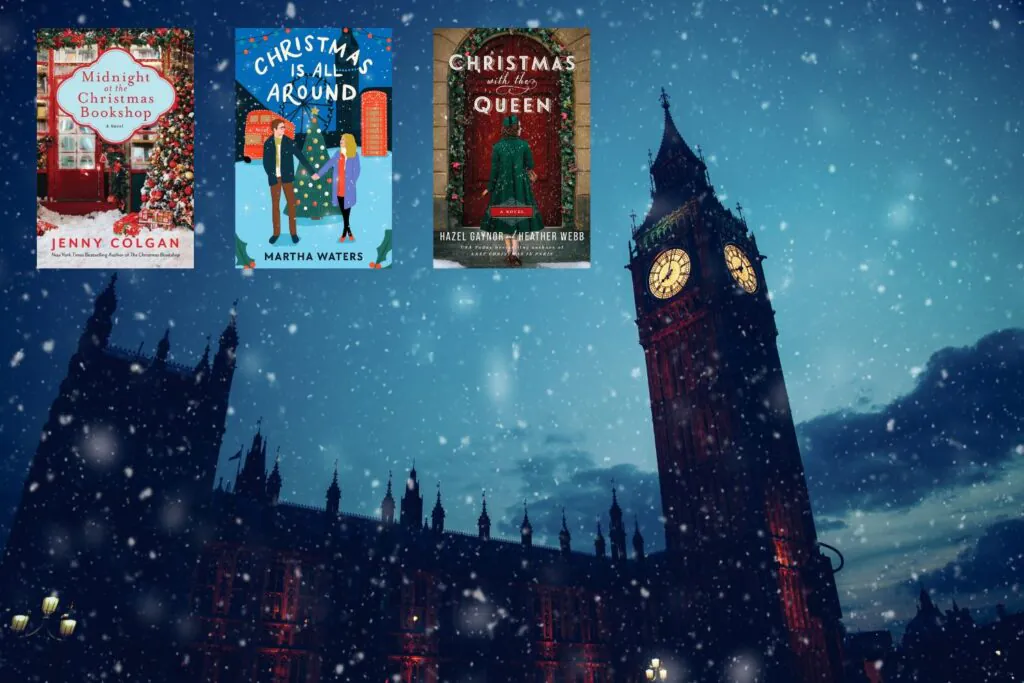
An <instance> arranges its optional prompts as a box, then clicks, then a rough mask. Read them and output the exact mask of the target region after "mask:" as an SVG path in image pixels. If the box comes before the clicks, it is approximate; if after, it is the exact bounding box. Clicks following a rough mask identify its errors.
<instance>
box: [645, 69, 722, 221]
mask: <svg viewBox="0 0 1024 683" xmlns="http://www.w3.org/2000/svg"><path fill="white" fill-rule="evenodd" d="M658 99H659V100H660V101H661V107H662V109H664V111H665V130H664V133H663V134H662V137H661V146H660V147H659V148H658V153H657V154H656V155H655V156H654V158H653V159H651V158H650V156H648V160H649V164H650V165H649V168H650V175H651V181H652V186H651V197H652V198H653V200H654V202H653V204H652V206H651V211H650V213H649V214H648V215H647V219H646V220H645V221H644V226H646V227H650V226H652V225H654V224H655V223H656V222H657V221H658V220H660V219H661V218H662V217H663V216H665V215H666V214H668V213H669V212H670V211H673V210H674V209H676V208H678V207H680V206H682V205H683V204H685V203H686V202H687V201H689V200H691V199H695V198H700V197H702V196H703V195H705V194H707V193H708V192H711V184H710V182H709V181H708V175H707V166H706V165H705V163H704V160H703V158H701V156H700V155H698V154H695V153H694V152H693V150H692V149H690V146H689V145H687V144H686V141H685V140H684V139H683V136H682V135H681V134H680V133H679V129H678V128H676V123H675V121H674V120H673V118H672V112H671V110H670V107H669V95H668V93H666V92H665V89H664V88H662V89H661V94H660V95H659V97H658ZM642 227H643V226H642Z"/></svg>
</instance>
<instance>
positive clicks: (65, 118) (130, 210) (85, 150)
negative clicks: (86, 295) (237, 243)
mask: <svg viewBox="0 0 1024 683" xmlns="http://www.w3.org/2000/svg"><path fill="white" fill-rule="evenodd" d="M194 144H195V107H194V83H193V35H192V32H191V31H190V30H187V29H182V28H148V29H137V28H132V29H113V28H111V29H82V28H75V29H72V28H65V29H39V30H38V31H37V32H36V267H37V268H192V264H193V257H194V254H193V247H194V243H195V239H194V236H195V232H194V230H195V228H194V194H193V189H194V186H195V172H194V168H193V156H194Z"/></svg>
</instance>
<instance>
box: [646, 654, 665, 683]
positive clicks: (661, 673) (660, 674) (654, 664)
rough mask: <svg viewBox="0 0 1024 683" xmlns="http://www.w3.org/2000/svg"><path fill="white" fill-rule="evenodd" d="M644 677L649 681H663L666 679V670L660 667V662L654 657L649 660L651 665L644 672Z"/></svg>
mask: <svg viewBox="0 0 1024 683" xmlns="http://www.w3.org/2000/svg"><path fill="white" fill-rule="evenodd" d="M644 676H645V677H646V678H647V680H649V681H664V680H667V679H668V669H666V668H665V667H664V666H662V665H661V660H660V659H658V658H657V657H655V658H654V659H652V660H651V663H650V664H648V665H647V670H646V671H644Z"/></svg>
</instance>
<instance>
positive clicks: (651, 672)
mask: <svg viewBox="0 0 1024 683" xmlns="http://www.w3.org/2000/svg"><path fill="white" fill-rule="evenodd" d="M644 674H645V675H646V676H647V680H649V681H653V680H654V669H648V670H647V671H645V672H644Z"/></svg>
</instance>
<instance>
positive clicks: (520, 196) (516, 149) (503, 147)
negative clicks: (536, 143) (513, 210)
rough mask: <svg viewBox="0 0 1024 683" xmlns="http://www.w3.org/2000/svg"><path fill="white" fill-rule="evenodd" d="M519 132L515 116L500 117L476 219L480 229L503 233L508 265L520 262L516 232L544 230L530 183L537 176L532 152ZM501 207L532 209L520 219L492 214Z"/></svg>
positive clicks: (520, 129)
mask: <svg viewBox="0 0 1024 683" xmlns="http://www.w3.org/2000/svg"><path fill="white" fill-rule="evenodd" d="M521 131H522V127H521V126H520V124H519V117H518V116H506V117H505V118H504V119H502V122H501V139H500V140H498V141H497V142H496V143H494V148H493V149H492V151H491V178H490V181H489V182H488V183H487V189H486V190H484V196H487V195H490V201H489V202H488V205H487V210H486V211H484V216H483V219H481V221H480V229H481V230H486V231H492V232H500V233H503V234H504V235H505V262H506V263H508V264H509V265H510V266H521V265H523V262H522V261H521V260H520V259H519V233H521V232H533V231H536V230H543V229H544V223H543V222H542V221H541V218H540V209H539V208H538V207H537V202H536V200H535V199H534V198H533V188H532V187H531V185H530V183H532V182H533V181H535V180H536V179H537V174H536V173H535V172H534V170H533V153H532V152H531V151H530V144H529V143H528V142H526V140H524V139H522V138H521V137H520V136H519V134H520V132H521ZM501 206H506V207H512V206H515V207H529V208H530V209H532V211H531V215H530V216H528V217H521V218H509V217H495V216H492V215H491V209H492V207H501Z"/></svg>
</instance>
